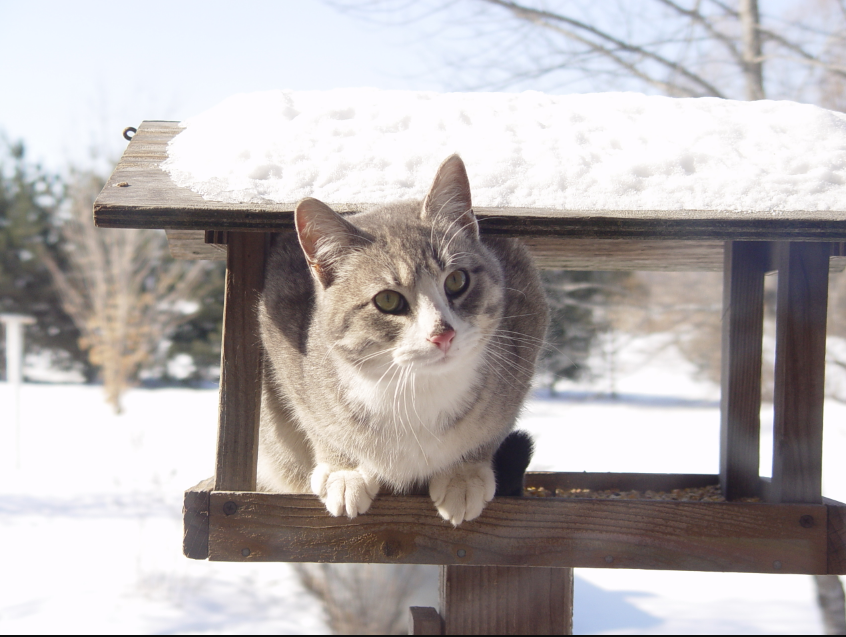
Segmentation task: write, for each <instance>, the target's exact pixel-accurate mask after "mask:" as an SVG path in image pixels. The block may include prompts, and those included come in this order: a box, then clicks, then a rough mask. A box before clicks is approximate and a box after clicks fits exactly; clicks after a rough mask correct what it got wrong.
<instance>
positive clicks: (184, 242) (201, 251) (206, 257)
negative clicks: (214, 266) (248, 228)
mask: <svg viewBox="0 0 846 637" xmlns="http://www.w3.org/2000/svg"><path fill="white" fill-rule="evenodd" d="M165 233H166V234H167V245H168V247H169V248H170V256H172V257H173V258H174V259H184V260H187V261H226V246H225V245H220V244H216V243H206V242H205V241H203V235H204V234H205V233H204V232H203V231H202V230H165Z"/></svg>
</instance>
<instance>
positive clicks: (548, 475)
mask: <svg viewBox="0 0 846 637" xmlns="http://www.w3.org/2000/svg"><path fill="white" fill-rule="evenodd" d="M719 482H720V476H718V475H714V474H710V473H588V472H581V471H579V472H559V471H529V472H528V473H526V480H525V484H526V486H527V487H543V488H544V489H548V490H550V491H553V492H554V491H555V489H565V490H566V489H593V490H595V491H610V490H612V489H616V490H617V491H672V490H673V489H689V488H699V487H707V486H711V485H715V484H719Z"/></svg>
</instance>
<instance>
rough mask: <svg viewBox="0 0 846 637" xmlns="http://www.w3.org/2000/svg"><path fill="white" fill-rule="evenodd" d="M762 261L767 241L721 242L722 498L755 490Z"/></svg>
mask: <svg viewBox="0 0 846 637" xmlns="http://www.w3.org/2000/svg"><path fill="white" fill-rule="evenodd" d="M768 259H769V244H767V243H763V242H751V241H727V242H726V244H725V265H724V267H723V319H722V331H723V335H722V372H721V383H722V388H721V400H720V484H721V485H722V490H723V495H725V497H726V499H728V500H736V499H738V498H742V497H751V496H757V495H758V493H759V479H758V466H759V464H760V452H759V447H760V438H761V415H760V414H761V361H762V356H761V354H762V342H763V337H764V273H765V272H766V267H767V261H768Z"/></svg>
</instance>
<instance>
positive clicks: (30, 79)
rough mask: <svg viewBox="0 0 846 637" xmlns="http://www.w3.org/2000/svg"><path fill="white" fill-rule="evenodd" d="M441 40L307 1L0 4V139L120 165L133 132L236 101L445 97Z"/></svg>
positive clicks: (22, 0) (54, 156) (50, 155)
mask: <svg viewBox="0 0 846 637" xmlns="http://www.w3.org/2000/svg"><path fill="white" fill-rule="evenodd" d="M433 33H435V35H434V36H433ZM436 33H437V32H436V30H433V29H432V28H429V27H427V26H426V23H425V21H424V22H422V23H421V22H415V23H410V24H400V25H393V26H386V25H384V24H381V25H380V24H376V23H374V22H372V21H367V20H364V19H361V18H359V17H353V16H350V15H347V14H345V13H344V12H342V11H339V10H338V9H337V8H334V7H332V6H330V5H328V4H324V3H322V2H317V1H312V0H308V1H304V0H300V1H290V0H276V1H268V0H249V1H244V0H242V1H240V2H237V3H236V2H221V1H219V0H203V1H202V2H200V1H196V0H172V1H170V2H160V1H149V0H146V1H144V2H139V1H134V2H130V1H122V2H121V1H111V2H105V1H95V0H88V1H80V0H74V1H73V2H68V1H52V2H51V1H44V0H0V135H5V136H6V137H7V138H8V139H10V140H18V139H21V140H23V141H24V142H25V143H26V145H27V148H28V155H29V157H30V159H32V160H38V161H41V162H43V163H44V164H46V165H47V166H48V167H51V168H53V169H61V168H63V167H65V166H66V165H67V164H68V163H70V162H75V163H83V164H86V163H90V162H92V161H93V160H92V159H91V158H92V151H94V152H96V153H98V154H100V155H101V156H106V157H111V158H116V157H118V156H119V154H120V153H121V151H122V149H123V147H124V146H125V142H124V141H123V140H122V139H121V137H120V132H121V130H122V129H123V127H125V126H131V125H137V123H138V122H140V121H141V120H143V119H173V120H180V119H184V118H186V117H189V116H191V115H195V114H197V113H199V112H202V111H203V110H205V109H207V108H209V107H210V106H213V105H214V104H216V103H218V102H220V101H221V100H223V99H224V98H225V97H227V96H229V95H232V94H235V93H241V92H247V91H261V90H268V89H278V88H290V89H297V90H309V89H329V88H336V87H346V86H375V87H378V88H390V89H420V90H444V89H445V88H446V87H447V86H448V85H449V69H448V68H447V67H445V66H443V65H441V64H439V59H440V58H439V57H438V55H437V54H436V53H434V52H433V51H434V49H436V48H437V35H436Z"/></svg>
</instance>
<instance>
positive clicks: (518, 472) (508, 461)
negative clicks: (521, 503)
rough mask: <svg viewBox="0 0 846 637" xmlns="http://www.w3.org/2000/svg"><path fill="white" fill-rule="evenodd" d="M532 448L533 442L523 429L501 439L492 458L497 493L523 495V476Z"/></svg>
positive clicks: (530, 459) (533, 447) (530, 457)
mask: <svg viewBox="0 0 846 637" xmlns="http://www.w3.org/2000/svg"><path fill="white" fill-rule="evenodd" d="M534 450H535V443H534V442H533V441H532V437H531V436H530V435H529V434H528V433H527V432H525V431H513V432H511V433H510V434H509V435H508V437H507V438H506V439H505V440H503V441H502V444H501V445H499V449H497V451H496V453H495V454H494V458H493V468H494V475H495V476H496V494H497V495H508V496H516V495H523V478H524V476H525V475H526V469H527V468H528V466H529V463H530V462H531V461H532V453H533V452H534Z"/></svg>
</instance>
